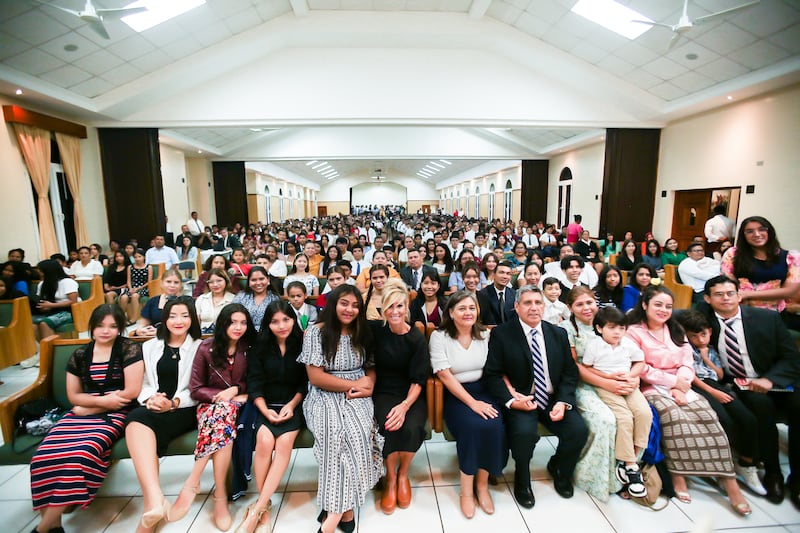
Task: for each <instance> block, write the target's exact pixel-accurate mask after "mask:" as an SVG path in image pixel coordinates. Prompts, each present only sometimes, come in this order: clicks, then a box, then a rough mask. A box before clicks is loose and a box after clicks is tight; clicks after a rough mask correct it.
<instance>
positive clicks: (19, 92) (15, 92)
mask: <svg viewBox="0 0 800 533" xmlns="http://www.w3.org/2000/svg"><path fill="white" fill-rule="evenodd" d="M14 94H16V95H17V96H19V95H21V94H22V89H17V90H16V91H14Z"/></svg>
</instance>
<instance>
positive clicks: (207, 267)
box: [203, 254, 231, 272]
mask: <svg viewBox="0 0 800 533" xmlns="http://www.w3.org/2000/svg"><path fill="white" fill-rule="evenodd" d="M217 256H219V257H221V258H223V259H224V260H225V270H228V269H229V268H230V267H231V262H230V261H229V260H228V258H227V257H225V256H224V255H222V254H214V255H212V256H210V257H209V258H208V259H206V262H205V263H203V270H205V271H206V272H208V271H209V270H211V263H213V262H214V258H215V257H217Z"/></svg>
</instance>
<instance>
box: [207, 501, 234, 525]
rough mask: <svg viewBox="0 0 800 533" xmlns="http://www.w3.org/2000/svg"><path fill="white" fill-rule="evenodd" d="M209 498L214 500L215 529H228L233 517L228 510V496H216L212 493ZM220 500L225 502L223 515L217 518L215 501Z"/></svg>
mask: <svg viewBox="0 0 800 533" xmlns="http://www.w3.org/2000/svg"><path fill="white" fill-rule="evenodd" d="M211 498H212V499H213V500H214V506H215V508H214V525H215V526H217V529H219V530H220V531H228V530H229V529H230V528H231V526H232V525H233V517H232V516H231V513H230V511H229V510H228V497H227V496H221V497H217V496H214V495H213V494H212V495H211ZM220 501H222V502H225V516H223V517H222V518H217V512H216V511H217V509H216V504H217V502H220Z"/></svg>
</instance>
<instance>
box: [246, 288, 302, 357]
mask: <svg viewBox="0 0 800 533" xmlns="http://www.w3.org/2000/svg"><path fill="white" fill-rule="evenodd" d="M278 313H283V314H284V315H286V316H288V317H289V318H291V319H292V322H294V325H293V326H292V332H291V333H290V334H289V337H288V338H287V339H286V354H287V355H290V356H291V357H293V358H295V359H296V358H297V356H298V355H299V354H300V350H301V349H302V347H303V330H302V329H300V324H298V322H297V314H296V313H295V312H294V310H293V309H292V304H290V303H289V302H288V301H286V300H275V301H272V302H270V303H269V305H268V306H267V309H266V310H265V311H264V320H262V321H261V332H260V333H259V334H258V340H257V341H256V345H255V356H256V357H264V356H265V355H266V354H267V353H269V352H270V351H272V350H277V349H278V339H277V338H276V337H275V334H274V333H272V330H271V329H269V323H270V322H272V318H273V317H274V316H275V315H276V314H278Z"/></svg>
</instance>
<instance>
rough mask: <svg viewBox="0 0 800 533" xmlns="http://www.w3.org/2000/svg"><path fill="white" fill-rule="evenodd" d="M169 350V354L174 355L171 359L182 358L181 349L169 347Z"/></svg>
mask: <svg viewBox="0 0 800 533" xmlns="http://www.w3.org/2000/svg"><path fill="white" fill-rule="evenodd" d="M167 349H168V350H169V353H170V354H171V355H172V357H171V359H180V358H181V349H180V347H179V348H173V347H172V346H169V345H167Z"/></svg>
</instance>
